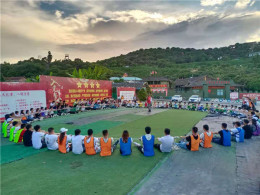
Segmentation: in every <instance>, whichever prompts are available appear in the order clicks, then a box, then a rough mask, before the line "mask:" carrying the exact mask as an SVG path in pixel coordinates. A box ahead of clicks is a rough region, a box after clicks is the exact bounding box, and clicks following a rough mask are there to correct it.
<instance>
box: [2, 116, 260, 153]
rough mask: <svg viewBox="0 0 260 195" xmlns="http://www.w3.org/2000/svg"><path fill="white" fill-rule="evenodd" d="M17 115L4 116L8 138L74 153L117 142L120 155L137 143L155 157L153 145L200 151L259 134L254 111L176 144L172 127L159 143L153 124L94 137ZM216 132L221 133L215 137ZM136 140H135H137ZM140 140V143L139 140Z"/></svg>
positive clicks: (259, 122) (108, 149)
mask: <svg viewBox="0 0 260 195" xmlns="http://www.w3.org/2000/svg"><path fill="white" fill-rule="evenodd" d="M17 117H18V116H17V115H15V114H14V113H11V114H10V115H6V116H5V121H4V123H3V124H2V133H3V135H4V137H6V138H8V139H9V141H12V142H15V143H23V144H24V146H26V147H30V146H32V147H33V148H35V149H41V148H46V147H47V148H48V149H49V150H59V151H60V152H61V153H68V152H70V151H72V152H73V153H74V154H81V153H83V152H85V153H86V154H87V155H94V154H97V153H100V156H110V155H111V154H112V153H113V151H115V148H116V147H117V145H118V144H119V145H120V150H119V151H120V153H121V155H130V154H131V153H132V144H133V145H135V146H136V147H137V148H138V150H139V151H140V152H142V153H143V155H144V156H154V148H155V149H158V150H159V151H161V152H171V151H172V148H173V147H174V146H178V147H180V148H185V149H187V150H191V151H197V150H199V147H200V146H201V147H204V148H211V147H212V144H211V142H214V143H217V144H220V145H223V146H231V141H235V142H244V139H250V138H251V137H252V136H259V135H260V120H259V114H257V113H255V112H253V111H251V112H250V114H247V115H246V119H244V120H243V121H237V122H235V123H233V125H234V128H233V129H230V130H229V129H227V124H226V123H222V124H221V130H220V131H219V132H215V133H213V132H211V131H210V127H209V126H208V125H207V124H205V125H204V126H203V133H202V134H200V135H199V134H198V128H197V127H193V128H192V134H191V135H189V136H181V137H180V138H182V140H181V141H180V142H179V143H175V139H174V138H175V137H172V136H171V135H170V133H171V131H170V129H168V128H166V129H165V130H164V136H163V137H160V138H157V139H158V141H159V142H160V144H155V136H154V135H152V134H151V127H146V128H145V134H144V135H143V136H142V137H141V138H131V137H130V135H129V132H128V131H127V130H124V131H123V133H122V137H121V138H117V139H116V138H115V139H113V138H112V137H109V133H108V130H103V132H102V134H103V136H102V137H94V136H93V130H92V129H88V131H87V135H81V130H80V129H76V130H75V131H74V135H68V134H67V131H68V129H66V128H61V129H60V133H55V131H54V128H52V127H50V128H49V129H48V131H44V130H42V129H41V127H40V126H39V125H35V126H34V127H33V126H32V124H29V123H23V120H21V121H19V120H17ZM214 134H218V135H219V136H216V135H215V137H213V135H214ZM134 140H136V141H135V142H134ZM138 141H139V142H141V143H138Z"/></svg>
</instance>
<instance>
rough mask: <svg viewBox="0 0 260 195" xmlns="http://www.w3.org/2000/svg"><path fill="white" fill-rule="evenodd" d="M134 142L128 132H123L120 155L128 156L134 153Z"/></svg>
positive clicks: (120, 141)
mask: <svg viewBox="0 0 260 195" xmlns="http://www.w3.org/2000/svg"><path fill="white" fill-rule="evenodd" d="M132 142H133V139H132V138H131V137H129V133H128V131H127V130H124V131H123V134H122V137H121V138H120V140H119V143H120V154H121V155H122V156H128V155H131V153H132Z"/></svg>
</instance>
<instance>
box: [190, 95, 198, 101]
mask: <svg viewBox="0 0 260 195" xmlns="http://www.w3.org/2000/svg"><path fill="white" fill-rule="evenodd" d="M200 101H201V98H200V96H199V95H192V96H190V98H189V102H200Z"/></svg>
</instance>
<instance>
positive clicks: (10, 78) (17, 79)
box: [4, 77, 26, 82]
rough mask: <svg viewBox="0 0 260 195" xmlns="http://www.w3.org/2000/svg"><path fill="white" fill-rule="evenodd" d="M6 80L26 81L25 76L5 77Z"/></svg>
mask: <svg viewBox="0 0 260 195" xmlns="http://www.w3.org/2000/svg"><path fill="white" fill-rule="evenodd" d="M4 79H5V82H26V78H25V77H4Z"/></svg>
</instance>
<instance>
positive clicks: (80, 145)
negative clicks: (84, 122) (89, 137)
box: [71, 129, 85, 154]
mask: <svg viewBox="0 0 260 195" xmlns="http://www.w3.org/2000/svg"><path fill="white" fill-rule="evenodd" d="M80 133H81V130H80V129H76V130H75V135H73V136H72V138H71V144H72V152H73V153H74V154H82V152H84V150H85V147H84V142H83V141H84V138H85V136H83V135H80Z"/></svg>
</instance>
